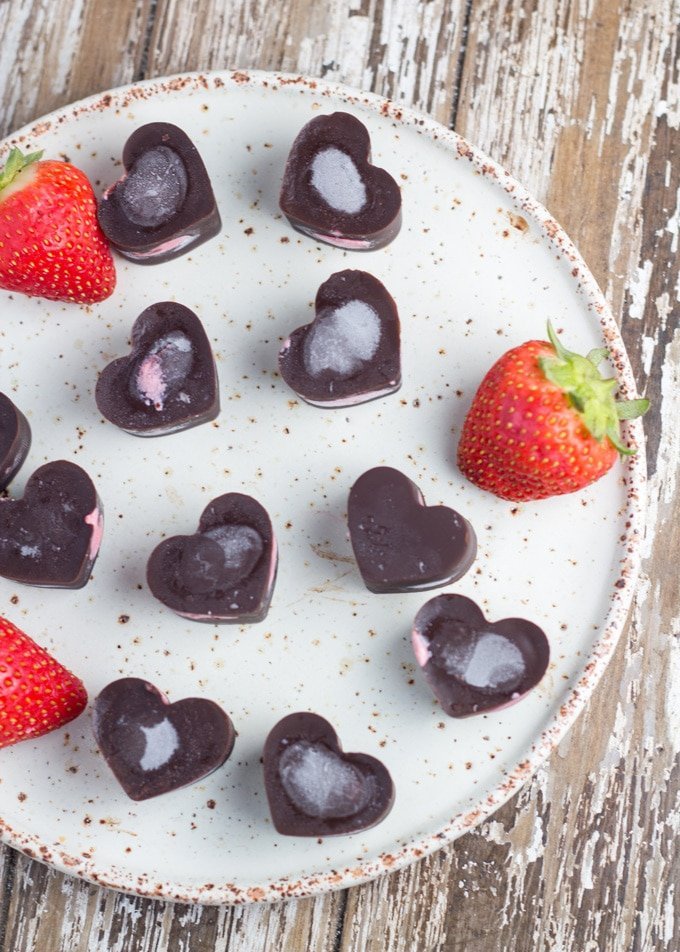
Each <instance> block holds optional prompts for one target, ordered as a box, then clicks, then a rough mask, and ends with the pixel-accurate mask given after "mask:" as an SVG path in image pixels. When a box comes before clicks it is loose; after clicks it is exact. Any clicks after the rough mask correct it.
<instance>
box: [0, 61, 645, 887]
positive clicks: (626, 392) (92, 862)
mask: <svg viewBox="0 0 680 952" xmlns="http://www.w3.org/2000/svg"><path fill="white" fill-rule="evenodd" d="M244 86H245V87H248V86H250V87H252V88H257V89H258V90H263V89H264V90H267V91H271V93H272V94H275V93H276V91H277V90H279V89H282V88H288V87H296V86H297V87H299V88H300V90H301V91H304V92H306V93H313V94H315V95H316V96H319V97H322V98H323V99H327V100H329V101H330V102H332V103H333V104H334V105H336V104H342V103H346V104H348V105H352V106H356V107H360V108H362V109H366V110H368V111H370V112H373V113H376V114H377V115H380V116H382V117H384V119H385V120H386V121H389V122H391V123H393V124H394V125H397V126H399V125H401V126H405V127H412V128H415V129H416V131H417V132H418V133H420V134H422V135H424V136H426V137H428V138H430V139H431V140H433V141H435V142H437V143H438V145H440V146H441V147H443V148H446V149H449V150H450V151H451V154H452V157H454V159H456V160H466V161H468V162H470V163H471V165H472V166H473V168H474V169H475V171H476V172H477V173H478V174H480V175H482V176H484V177H486V178H489V179H492V180H493V181H494V182H495V183H496V184H497V185H498V186H499V187H500V188H501V189H502V190H503V191H504V192H505V193H506V194H507V195H508V196H509V197H510V199H511V200H512V202H513V203H514V204H515V206H516V208H517V210H518V212H521V213H522V214H525V215H528V216H529V217H530V218H531V219H532V220H533V221H534V222H536V223H537V224H538V225H539V226H540V228H541V231H542V233H543V235H544V236H545V238H546V240H547V241H548V242H549V244H550V245H551V246H552V248H553V249H554V251H555V253H556V255H557V257H558V258H565V259H566V261H567V262H568V263H569V264H570V265H571V269H570V271H571V277H572V279H573V281H574V283H575V285H576V290H577V293H579V294H580V295H581V296H582V297H583V299H584V301H585V303H586V306H587V308H588V309H589V310H590V311H592V313H593V315H594V316H595V319H596V320H597V321H598V322H599V324H600V328H601V331H602V334H603V337H604V340H605V342H606V344H607V347H608V348H609V351H610V355H611V359H612V362H613V364H614V366H615V367H616V373H617V378H618V382H619V390H620V392H621V394H622V395H623V396H625V397H633V396H635V394H636V387H635V381H634V378H633V372H632V368H631V366H630V363H629V361H628V357H627V354H626V352H625V348H624V344H623V341H622V339H621V336H620V334H619V329H618V327H617V325H616V322H615V321H614V317H613V315H612V313H611V311H610V309H609V306H608V304H607V302H606V301H605V298H604V295H603V294H602V292H601V290H600V288H599V287H598V285H597V283H596V281H595V279H594V278H593V276H592V275H591V274H590V271H589V270H588V268H587V266H586V264H585V262H584V260H583V258H582V257H581V255H580V254H579V252H578V251H577V249H576V247H575V246H574V244H573V243H572V241H571V239H570V238H569V237H568V235H567V234H566V233H565V231H564V230H563V229H562V228H561V226H560V225H559V224H558V223H557V222H556V221H555V219H554V218H553V217H552V215H551V214H550V213H549V212H548V211H547V209H546V208H544V206H543V205H541V204H540V202H537V201H536V200H535V199H534V198H533V197H532V196H531V195H530V194H529V192H528V191H527V189H526V188H524V186H523V185H521V184H520V183H519V182H518V181H516V180H515V179H514V178H513V177H512V176H511V175H510V173H509V172H507V171H506V170H505V169H504V168H502V166H500V165H498V163H496V162H494V161H493V160H492V159H490V158H489V157H488V156H486V155H485V154H484V153H483V152H481V151H480V150H479V149H477V148H476V147H475V146H473V145H471V144H470V143H469V142H467V141H466V140H465V139H463V138H462V137H461V136H459V135H458V134H457V133H456V132H453V131H451V130H450V129H447V128H446V127H445V126H442V125H441V124H440V123H438V122H436V121H435V120H434V119H431V118H429V117H428V116H426V115H422V114H420V113H418V112H416V111H414V110H412V109H407V108H406V107H404V106H402V105H400V104H398V103H395V102H392V101H391V100H388V99H383V98H382V97H380V96H377V95H375V94H373V93H364V92H359V91H357V90H354V89H351V88H349V87H347V86H343V85H342V84H339V83H329V82H325V81H324V80H320V79H313V78H309V77H305V76H297V75H291V74H286V73H270V72H262V71H246V70H223V71H213V72H205V73H181V74H178V75H175V76H170V77H167V78H163V79H153V80H145V81H143V82H139V83H134V84H130V85H126V86H121V87H119V88H117V89H113V90H109V91H108V92H105V93H100V94H97V95H94V96H90V97H88V98H87V99H83V100H81V101H80V102H77V103H74V104H71V105H69V106H65V107H62V108H61V109H58V110H56V111H54V112H52V113H50V114H48V115H46V116H44V117H43V118H41V119H40V120H38V121H37V122H35V123H32V124H31V125H28V126H25V127H24V128H23V129H21V130H19V131H18V132H16V133H14V134H13V135H11V136H9V137H8V138H6V139H4V140H3V141H2V142H0V159H1V158H2V156H3V155H4V153H6V152H7V151H8V149H9V148H11V147H12V146H15V145H18V146H21V145H23V144H25V143H27V142H29V143H31V145H32V146H35V145H36V144H37V143H36V142H35V140H36V138H39V137H40V136H41V135H44V134H45V133H46V132H48V131H50V130H51V129H52V128H53V127H54V126H55V125H62V124H64V123H67V122H69V121H70V120H74V119H80V118H82V117H83V116H87V115H88V114H90V113H96V112H103V111H108V110H110V109H121V108H128V107H129V106H130V105H132V104H133V103H134V102H137V101H140V100H148V99H150V98H153V97H154V96H157V95H164V96H166V95H170V96H171V95H172V94H173V93H184V92H191V91H196V92H217V93H223V92H225V91H228V90H229V88H236V87H244ZM625 438H626V439H627V440H628V441H629V442H630V443H632V444H634V445H637V446H638V447H639V452H638V453H637V454H636V455H635V456H632V457H629V458H628V459H627V460H626V462H625V464H624V476H623V478H624V480H625V485H626V493H627V500H628V513H627V518H626V532H625V535H624V536H623V537H622V539H621V542H620V550H619V551H620V555H621V558H620V570H619V575H618V578H617V580H616V581H615V583H614V585H613V587H612V591H611V594H610V604H609V609H608V612H607V614H606V617H605V621H604V626H603V629H602V634H601V636H600V638H599V639H598V640H597V641H596V642H595V644H594V645H593V649H592V651H591V654H590V656H589V658H588V659H587V661H586V663H585V665H584V667H583V669H582V672H581V675H580V677H579V679H578V681H577V682H576V683H575V685H574V687H573V688H572V689H571V690H570V691H569V693H568V694H567V696H566V697H565V700H564V702H563V704H562V705H561V706H560V708H559V711H558V712H557V714H556V715H555V716H554V717H553V719H552V721H551V722H550V723H549V724H548V726H547V727H546V728H545V729H544V730H543V732H542V733H541V734H540V736H539V737H538V738H537V739H536V741H535V742H534V743H533V744H532V745H531V747H530V749H529V750H527V751H526V755H525V757H524V758H523V759H522V760H520V761H519V762H518V763H517V764H516V766H515V767H514V769H513V770H511V771H509V772H508V774H507V775H506V776H505V778H504V780H503V782H502V783H501V784H499V785H498V786H497V787H495V788H494V789H493V790H491V791H490V792H489V793H488V794H487V796H485V797H484V798H483V799H482V800H481V802H479V803H478V804H477V805H476V806H475V807H474V808H473V809H470V810H467V811H465V812H462V813H458V814H456V815H455V816H453V817H452V818H451V819H450V821H449V822H448V823H447V824H446V825H445V826H443V827H442V828H441V829H440V830H438V831H437V832H435V833H431V834H429V835H428V836H427V837H425V838H423V839H420V840H416V841H413V842H409V843H407V844H406V845H405V846H403V847H401V848H400V849H399V850H398V851H396V852H394V853H382V854H380V855H379V856H377V857H373V858H369V859H366V860H365V861H364V862H362V863H360V864H358V865H355V866H352V867H347V868H345V869H337V870H335V869H333V870H328V869H326V870H320V871H318V872H316V873H313V874H311V875H309V876H307V877H305V878H302V879H294V880H292V879H287V878H282V879H280V880H278V881H275V882H268V883H267V882H264V883H263V882H259V883H253V884H252V885H250V886H241V887H237V886H236V885H235V884H233V883H205V884H202V885H200V886H196V885H187V884H185V883H182V882H181V877H176V878H174V879H173V878H169V879H167V880H166V881H164V882H158V881H157V880H156V879H153V880H152V879H151V878H148V877H146V876H136V875H133V874H131V873H130V872H129V871H127V870H125V869H124V868H122V867H120V866H109V867H106V868H101V867H100V866H99V865H98V864H97V861H96V859H94V858H92V857H89V858H88V857H87V856H84V855H80V856H72V855H69V854H68V853H66V852H64V851H63V850H62V849H61V848H60V847H59V845H58V844H54V843H52V844H48V843H44V842H42V841H41V840H40V839H39V838H38V837H36V836H34V835H32V834H30V833H26V832H22V831H20V830H15V829H13V828H12V827H11V826H10V825H9V824H7V823H6V822H5V821H4V820H3V819H2V817H0V840H2V841H3V842H4V843H6V844H7V845H9V846H11V847H13V848H14V849H17V850H20V851H21V852H22V853H24V854H26V855H27V856H29V857H32V858H35V859H38V860H41V861H42V862H45V863H47V864H49V865H50V866H53V867H55V868H56V869H59V870H62V871H64V872H67V873H70V874H72V875H75V876H79V877H81V878H82V879H85V880H88V881H89V882H92V883H95V884H97V885H103V886H108V887H111V888H113V889H118V890H121V891H123V892H128V893H132V894H135V895H139V896H145V897H152V898H158V899H166V900H173V901H177V902H185V903H203V904H209V905H217V904H242V903H248V902H274V901H278V900H281V899H288V898H294V897H303V896H312V895H316V894H319V893H323V892H326V891H328V890H331V889H341V888H346V887H349V886H355V885H357V884H359V883H362V882H366V881H367V880H370V879H373V878H375V877H376V876H380V875H381V874H383V873H385V872H390V871H394V870H397V869H400V868H402V867H403V866H406V865H408V864H409V863H412V862H414V861H415V860H417V859H421V858H422V857H424V856H426V855H428V854H430V853H433V852H434V851H435V850H437V849H440V848H441V847H442V846H443V845H445V844H446V843H448V842H450V841H452V840H454V839H456V838H457V837H458V836H460V835H461V834H463V833H465V832H467V831H468V830H470V829H471V828H472V827H474V826H476V825H477V824H478V823H480V822H482V821H483V820H484V819H486V818H487V817H488V816H489V815H490V814H491V813H493V812H494V811H495V810H497V809H498V808H499V807H500V806H501V805H502V804H503V803H505V802H506V800H508V799H509V798H510V797H511V796H512V794H513V793H515V792H516V791H517V790H518V789H519V787H520V786H521V785H522V784H523V783H524V782H525V781H526V780H527V779H528V778H529V777H530V776H531V775H532V774H533V773H534V772H535V771H536V770H537V769H538V768H539V767H540V766H541V764H543V763H544V761H545V760H546V759H547V758H548V757H549V755H550V754H551V752H552V751H553V750H554V748H555V747H556V746H557V744H558V743H559V742H560V740H561V739H562V738H563V737H564V735H565V734H566V732H567V731H568V730H569V728H570V727H571V725H572V724H573V723H574V721H575V719H576V717H577V716H578V714H579V713H580V712H581V710H582V709H583V707H584V706H585V704H586V701H587V700H588V698H589V697H590V695H591V693H592V692H593V690H594V688H595V686H596V684H597V682H598V681H599V679H600V677H601V676H602V674H603V673H604V670H605V668H606V667H607V664H608V663H609V660H610V658H611V657H612V655H613V653H614V649H615V647H616V643H617V641H618V638H619V636H620V634H621V632H622V630H623V628H624V626H625V623H626V620H627V617H628V612H629V609H630V606H631V602H632V598H633V593H634V588H635V582H636V580H637V576H638V572H639V568H640V562H641V558H642V542H643V537H644V517H645V503H646V492H645V490H646V462H645V454H644V452H643V450H644V433H643V428H642V423H641V421H640V420H634V421H629V422H627V423H626V424H625Z"/></svg>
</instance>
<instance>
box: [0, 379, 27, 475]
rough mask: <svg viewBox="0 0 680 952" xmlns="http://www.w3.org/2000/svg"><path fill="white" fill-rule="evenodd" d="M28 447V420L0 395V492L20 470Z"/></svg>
mask: <svg viewBox="0 0 680 952" xmlns="http://www.w3.org/2000/svg"><path fill="white" fill-rule="evenodd" d="M30 446H31V428H30V426H29V425H28V420H27V419H26V417H25V416H24V415H23V413H22V412H21V410H19V408H18V407H16V406H15V405H14V404H13V403H12V401H11V400H10V398H9V397H7V396H5V394H4V393H0V492H1V491H2V490H3V489H6V488H7V486H9V484H10V483H11V482H12V480H13V479H14V477H15V476H16V474H17V473H18V472H19V470H20V469H21V466H22V464H23V462H24V460H25V459H26V457H27V455H28V450H29V448H30Z"/></svg>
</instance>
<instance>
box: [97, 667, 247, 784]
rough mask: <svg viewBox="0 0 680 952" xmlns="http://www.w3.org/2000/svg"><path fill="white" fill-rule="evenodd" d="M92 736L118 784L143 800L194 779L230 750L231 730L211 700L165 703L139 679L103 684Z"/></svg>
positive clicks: (230, 725)
mask: <svg viewBox="0 0 680 952" xmlns="http://www.w3.org/2000/svg"><path fill="white" fill-rule="evenodd" d="M93 728H94V735H95V738H96V740H97V743H98V744H99V748H100V750H101V752H102V754H103V756H104V759H105V760H106V762H107V763H108V765H109V767H110V768H111V770H112V771H113V773H114V775H115V777H116V779H117V780H118V782H119V783H120V785H121V787H122V788H123V790H125V792H126V793H127V795H128V796H129V797H130V798H131V799H132V800H148V799H149V798H150V797H157V796H159V795H160V794H162V793H169V792H170V791H171V790H178V789H179V788H180V787H186V786H187V785H188V784H191V783H196V782H197V781H198V780H201V779H202V778H203V777H206V776H207V775H208V774H210V773H212V772H213V770H217V768H218V767H221V765H222V764H223V763H224V762H225V760H226V759H227V758H228V757H229V755H230V754H231V751H232V749H233V747H234V739H235V737H236V732H235V730H234V725H233V724H232V722H231V719H230V718H229V717H228V716H227V714H225V712H224V711H223V710H222V708H221V707H219V705H217V704H215V702H214V701H209V700H207V699H205V698H198V697H191V698H184V699H183V700H181V701H175V703H174V704H170V702H169V701H168V699H167V698H166V697H165V695H163V694H161V692H160V691H159V690H158V689H157V688H156V687H154V685H153V684H150V683H149V682H148V681H143V680H142V679H141V678H121V679H120V680H118V681H113V682H112V683H111V684H108V685H107V686H106V687H105V688H104V690H103V691H102V692H101V693H100V695H99V696H98V698H97V699H96V701H95V702H94V711H93Z"/></svg>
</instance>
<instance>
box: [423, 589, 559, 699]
mask: <svg viewBox="0 0 680 952" xmlns="http://www.w3.org/2000/svg"><path fill="white" fill-rule="evenodd" d="M412 640H413V650H414V652H415V656H416V659H417V661H418V664H419V665H420V667H421V668H422V669H423V674H424V675H425V680H426V681H427V682H428V684H429V685H430V687H431V689H432V691H433V693H434V695H435V697H436V698H438V699H439V701H440V703H441V705H442V707H443V709H444V710H445V711H446V713H447V714H450V715H451V717H467V716H468V715H470V714H480V713H483V712H484V711H492V710H500V709H501V708H503V707H508V706H509V705H510V704H514V703H515V702H516V701H519V700H521V699H522V698H523V697H524V695H525V694H526V693H527V692H528V691H530V690H531V689H532V688H533V687H535V685H537V684H538V682H539V681H540V680H541V678H542V677H543V675H544V674H545V671H546V669H547V667H548V662H549V660H550V647H549V645H548V639H547V638H546V636H545V633H544V632H543V630H542V629H541V628H539V627H538V625H534V624H533V622H530V621H525V619H523V618H503V619H502V620H501V621H497V622H493V623H491V622H488V621H487V620H486V619H485V617H484V615H483V614H482V611H481V609H480V608H479V606H478V605H477V604H476V603H475V602H473V601H472V600H471V599H469V598H465V597H464V596H463V595H438V596H437V597H436V598H432V599H430V601H429V602H426V603H425V605H423V607H422V608H421V609H420V611H419V612H418V614H417V615H416V617H415V621H414V624H413V633H412Z"/></svg>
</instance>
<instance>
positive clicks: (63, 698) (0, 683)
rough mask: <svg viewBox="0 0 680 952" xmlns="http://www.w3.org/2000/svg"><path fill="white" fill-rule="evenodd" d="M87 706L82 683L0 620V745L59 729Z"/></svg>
mask: <svg viewBox="0 0 680 952" xmlns="http://www.w3.org/2000/svg"><path fill="white" fill-rule="evenodd" d="M86 704H87V693H86V691H85V688H84V686H83V683H82V681H80V679H79V678H76V677H75V675H73V674H71V673H70V671H67V670H66V668H63V667H62V666H61V665H60V664H59V662H58V661H57V660H56V659H55V658H53V657H52V655H50V654H48V653H47V652H46V651H45V649H44V648H41V647H40V645H37V644H36V643H35V641H33V640H32V639H31V638H29V637H28V635H25V634H24V633H23V631H20V630H19V629H18V628H17V627H16V626H15V625H13V624H12V622H11V621H7V619H5V618H0V747H7V746H8V745H9V744H16V743H17V741H20V740H26V739H27V738H29V737H40V736H41V735H42V734H47V733H49V731H53V730H55V729H56V728H57V727H62V726H63V725H64V724H68V722H69V721H72V720H73V718H74V717H78V715H79V714H80V713H81V712H82V711H83V709H84V707H85V705H86Z"/></svg>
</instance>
